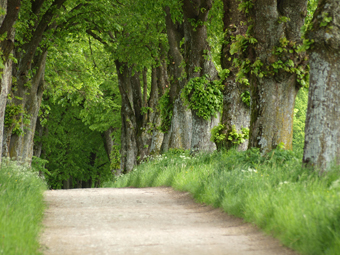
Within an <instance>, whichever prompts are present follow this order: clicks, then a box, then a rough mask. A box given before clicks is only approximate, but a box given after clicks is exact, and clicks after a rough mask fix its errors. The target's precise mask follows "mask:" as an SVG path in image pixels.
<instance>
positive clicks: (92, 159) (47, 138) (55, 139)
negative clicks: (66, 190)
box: [40, 98, 117, 189]
mask: <svg viewBox="0 0 340 255" xmlns="http://www.w3.org/2000/svg"><path fill="white" fill-rule="evenodd" d="M61 99H63V98H61ZM61 99H60V100H59V102H60V104H54V103H53V102H52V100H51V99H50V101H49V102H48V105H50V108H51V111H50V114H49V119H48V122H47V123H46V125H45V128H46V129H47V130H48V134H46V135H44V136H43V137H41V138H40V139H41V142H42V144H43V150H44V152H45V153H44V155H43V159H44V160H47V161H48V163H46V162H45V163H46V168H47V169H48V172H49V173H50V174H46V175H45V178H46V180H47V182H48V185H49V187H51V188H53V189H60V188H62V187H63V181H64V180H68V179H69V178H72V179H73V185H74V186H75V187H76V185H77V183H76V181H77V180H79V181H80V180H82V181H88V180H90V179H91V180H93V181H99V182H102V181H104V180H107V179H108V178H109V177H110V176H111V174H112V173H111V169H110V162H109V159H108V156H107V153H106V151H105V149H104V143H103V138H102V136H101V132H99V131H92V130H91V129H90V128H89V127H88V126H87V125H85V124H84V123H83V121H82V119H81V117H80V113H81V111H82V106H80V105H74V106H73V105H72V102H71V100H61ZM61 104H62V105H61ZM116 150H117V149H116ZM116 152H117V151H116Z"/></svg>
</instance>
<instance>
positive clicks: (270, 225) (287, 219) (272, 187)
mask: <svg viewBox="0 0 340 255" xmlns="http://www.w3.org/2000/svg"><path fill="white" fill-rule="evenodd" d="M339 180H340V174H339V169H338V167H334V169H333V170H332V171H331V172H330V173H329V174H328V175H326V176H323V177H320V176H318V174H317V173H316V172H314V171H310V169H308V168H303V167H302V166H301V159H299V158H296V156H295V155H294V153H293V152H291V151H286V150H282V149H276V150H274V151H272V152H270V153H268V154H267V155H266V156H261V153H260V151H259V150H258V149H251V150H248V151H245V152H239V151H237V150H230V151H228V152H215V153H213V154H198V155H197V156H196V157H189V156H188V154H186V153H182V154H177V155H170V154H165V155H163V156H159V157H155V158H154V160H151V161H149V162H148V163H144V164H141V165H139V166H138V167H137V168H136V169H135V170H134V171H133V172H132V173H130V174H127V175H124V176H122V177H120V178H118V179H115V180H114V181H115V182H110V183H106V184H105V185H104V186H105V187H130V186H133V187H156V186H172V187H174V188H175V189H176V190H179V191H186V192H190V193H191V194H192V195H193V196H194V198H195V199H196V201H197V202H200V203H206V204H209V205H213V206H215V207H221V208H222V209H223V210H224V211H225V212H227V213H228V214H232V215H235V216H237V217H242V218H244V219H245V220H246V221H248V222H252V223H254V224H256V225H257V226H259V227H260V228H262V229H263V230H265V231H266V232H267V233H270V234H271V235H273V236H275V237H276V238H278V239H280V240H281V242H282V243H283V244H284V245H286V246H288V247H291V248H293V249H295V250H297V251H299V252H300V253H301V254H328V255H331V254H334V255H336V254H339V252H340V246H339V241H338V240H339V236H340V228H339V215H340V206H339V203H338V202H337V201H338V200H339V189H340V185H339V183H340V182H339Z"/></svg>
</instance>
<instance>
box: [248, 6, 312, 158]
mask: <svg viewBox="0 0 340 255" xmlns="http://www.w3.org/2000/svg"><path fill="white" fill-rule="evenodd" d="M253 3H254V8H253V9H251V10H250V13H251V17H252V20H253V21H252V22H253V23H252V24H251V25H253V26H254V27H253V32H252V33H251V34H252V35H253V37H254V38H255V39H256V40H257V43H256V45H255V46H253V47H252V50H251V52H250V54H249V59H250V60H251V61H252V63H255V61H260V63H261V64H262V65H263V66H261V68H259V69H260V70H259V73H254V72H252V74H251V79H250V84H251V122H250V138H249V147H250V148H251V147H258V148H260V149H261V151H262V152H263V153H266V152H268V151H270V150H272V149H274V148H276V147H277V146H278V145H279V144H282V143H283V144H284V146H285V148H286V149H292V139H293V114H294V104H295V97H296V94H297V92H298V90H299V89H300V87H301V85H300V84H299V83H298V82H297V79H298V77H297V74H296V73H294V72H292V71H286V70H285V69H284V68H286V67H289V66H291V67H294V68H304V67H305V62H304V61H305V60H306V59H305V57H304V55H303V54H302V53H296V51H295V48H294V47H295V45H297V44H298V43H301V32H300V29H301V27H302V26H303V24H304V19H305V15H306V13H307V11H306V9H307V1H306V0H286V1H274V0H257V1H254V2H253ZM279 48H280V49H279ZM281 49H282V51H281ZM279 61H281V62H282V63H283V64H282V66H283V67H278V65H280V62H279ZM258 63H259V62H258ZM287 63H288V64H287ZM287 70H288V69H287ZM260 73H262V74H263V77H262V75H261V74H260Z"/></svg>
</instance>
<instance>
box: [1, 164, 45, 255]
mask: <svg viewBox="0 0 340 255" xmlns="http://www.w3.org/2000/svg"><path fill="white" fill-rule="evenodd" d="M46 188H47V186H46V184H45V183H44V181H43V180H42V179H41V178H39V177H38V172H37V171H34V170H32V169H29V168H26V167H23V166H20V165H17V164H16V163H15V162H11V161H8V160H5V162H3V164H2V166H1V168H0V254H6V255H11V254H16V255H17V254H20V255H24V254H30V255H31V254H40V253H39V252H38V250H39V242H38V235H39V232H40V229H41V226H42V225H41V221H42V216H43V210H44V203H43V191H44V190H46Z"/></svg>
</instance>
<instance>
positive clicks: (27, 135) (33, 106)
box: [4, 51, 47, 165]
mask: <svg viewBox="0 0 340 255" xmlns="http://www.w3.org/2000/svg"><path fill="white" fill-rule="evenodd" d="M46 57H47V51H44V52H42V53H41V54H39V55H38V56H36V58H35V62H34V64H33V65H32V68H35V70H36V72H35V74H34V76H33V77H32V80H30V85H29V86H25V84H22V83H19V82H18V83H17V84H16V86H17V87H16V90H15V91H14V92H13V96H14V99H13V101H12V103H14V104H15V105H22V107H23V109H24V110H25V113H26V116H27V117H28V122H29V124H28V125H27V126H25V124H24V123H23V122H22V123H21V129H22V130H24V134H22V135H19V134H14V133H12V132H11V129H7V130H8V134H6V145H7V146H8V148H5V150H4V151H5V152H7V155H5V156H8V157H10V158H12V159H17V160H19V161H21V162H23V163H28V164H29V165H30V164H31V161H32V156H33V139H34V134H35V128H36V123H37V118H38V114H39V109H40V105H41V101H42V95H43V92H44V90H45V86H44V73H45V65H46Z"/></svg>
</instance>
